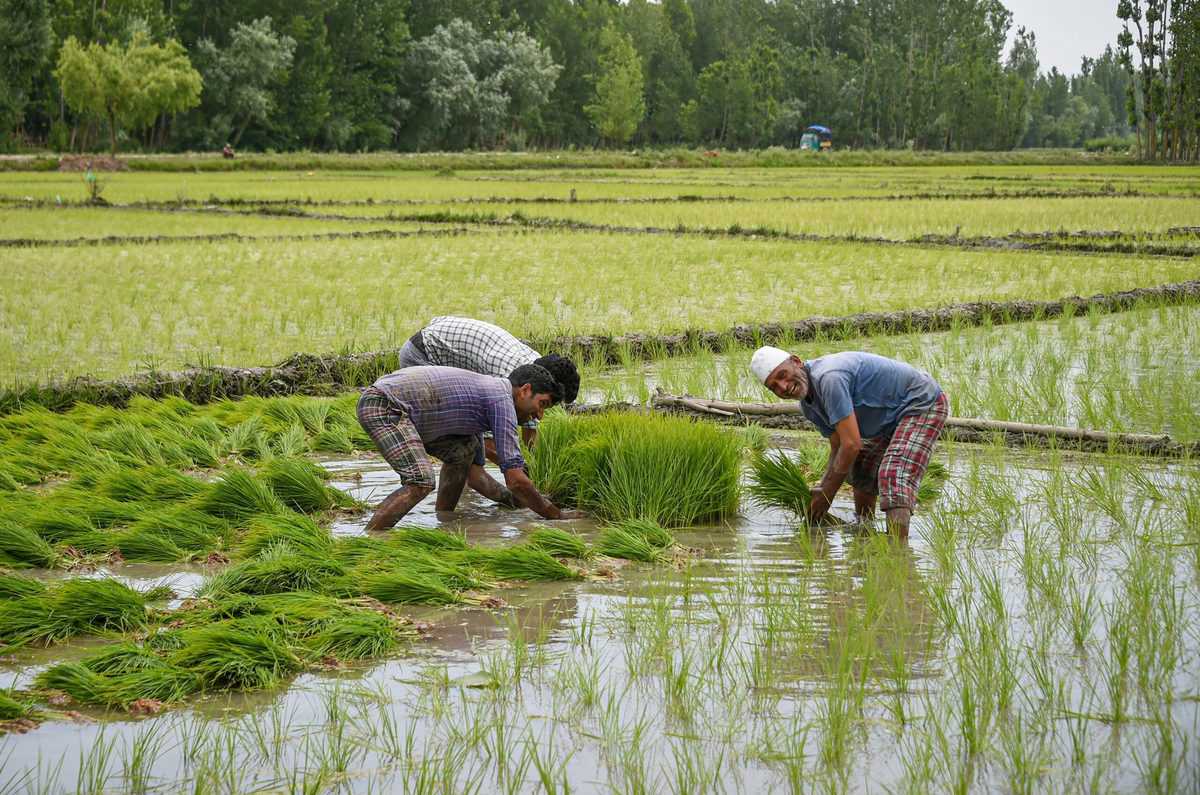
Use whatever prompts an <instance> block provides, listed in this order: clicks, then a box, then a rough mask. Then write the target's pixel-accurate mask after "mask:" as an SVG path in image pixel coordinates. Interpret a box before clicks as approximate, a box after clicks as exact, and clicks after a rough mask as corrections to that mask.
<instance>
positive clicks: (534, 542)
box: [529, 527, 594, 560]
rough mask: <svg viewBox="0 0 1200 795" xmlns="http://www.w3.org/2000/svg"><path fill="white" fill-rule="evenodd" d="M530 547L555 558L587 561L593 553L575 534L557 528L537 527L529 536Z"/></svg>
mask: <svg viewBox="0 0 1200 795" xmlns="http://www.w3.org/2000/svg"><path fill="white" fill-rule="evenodd" d="M529 544H530V546H533V547H537V548H538V549H541V550H544V551H546V552H547V553H549V554H551V555H553V556H554V557H556V558H575V559H577V560H588V559H589V558H591V557H592V556H593V554H594V553H593V551H592V548H591V547H590V546H588V543H587V542H586V541H584V540H583V539H582V538H581V537H580V536H579V535H578V534H577V533H572V532H571V531H570V530H563V529H562V528H559V527H539V528H536V529H535V530H534V531H533V532H532V533H530V534H529Z"/></svg>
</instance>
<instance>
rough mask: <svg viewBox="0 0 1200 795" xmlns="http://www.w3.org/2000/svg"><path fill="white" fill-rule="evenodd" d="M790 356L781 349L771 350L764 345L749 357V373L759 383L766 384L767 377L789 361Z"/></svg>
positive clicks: (768, 346)
mask: <svg viewBox="0 0 1200 795" xmlns="http://www.w3.org/2000/svg"><path fill="white" fill-rule="evenodd" d="M791 357H792V355H791V354H790V353H788V352H787V351H785V350H783V349H782V348H772V347H771V346H770V345H764V346H762V347H761V348H759V349H758V350H756V351H755V352H754V355H753V356H751V357H750V371H751V372H753V373H754V377H755V378H757V379H758V380H759V381H760V382H762V383H764V384H765V383H766V382H767V376H769V375H771V373H773V372H775V368H776V367H778V366H779V365H781V364H783V363H784V362H786V361H787V360H788V359H790V358H791Z"/></svg>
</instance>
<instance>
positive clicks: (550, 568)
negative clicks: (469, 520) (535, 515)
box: [466, 544, 583, 580]
mask: <svg viewBox="0 0 1200 795" xmlns="http://www.w3.org/2000/svg"><path fill="white" fill-rule="evenodd" d="M466 555H467V558H468V560H470V561H471V562H472V563H474V564H475V565H478V566H479V567H480V568H482V569H484V570H485V571H487V572H489V573H490V574H492V575H494V576H496V577H498V578H500V579H501V580H578V579H580V578H582V576H583V575H582V574H580V573H579V572H577V571H575V570H573V569H570V568H568V567H567V566H564V565H563V564H562V563H561V562H559V561H558V560H557V559H556V558H555V557H554V556H553V555H551V554H550V553H548V552H546V551H545V550H544V549H540V548H538V547H534V546H530V545H527V544H526V545H521V546H515V547H500V548H498V549H472V550H470V551H469V552H467V553H466Z"/></svg>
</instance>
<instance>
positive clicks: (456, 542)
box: [388, 527, 467, 550]
mask: <svg viewBox="0 0 1200 795" xmlns="http://www.w3.org/2000/svg"><path fill="white" fill-rule="evenodd" d="M388 541H389V542H390V543H393V544H396V545H399V546H420V547H426V548H428V549H441V550H453V549H466V548H467V539H466V538H464V537H463V535H462V533H453V532H449V531H447V530H437V529H434V528H431V527H399V528H397V529H395V530H393V531H392V532H391V534H389V536H388Z"/></svg>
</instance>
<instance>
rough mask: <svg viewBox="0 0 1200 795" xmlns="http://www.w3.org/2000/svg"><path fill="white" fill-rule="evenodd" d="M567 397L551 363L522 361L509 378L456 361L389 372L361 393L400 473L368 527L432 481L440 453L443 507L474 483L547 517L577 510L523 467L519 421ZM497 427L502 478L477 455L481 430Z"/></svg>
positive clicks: (399, 510)
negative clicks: (562, 504)
mask: <svg viewBox="0 0 1200 795" xmlns="http://www.w3.org/2000/svg"><path fill="white" fill-rule="evenodd" d="M561 397H562V385H561V384H559V383H558V381H556V380H554V377H553V376H552V375H550V373H549V372H547V370H546V368H544V367H541V366H539V365H536V364H524V365H521V366H520V367H517V368H515V369H514V370H513V371H512V372H511V373H510V374H509V376H508V377H507V378H496V377H495V376H490V375H480V374H478V373H471V372H468V371H466V370H460V369H458V368H454V367H410V368H407V369H404V370H399V371H397V372H394V373H392V374H391V375H385V376H383V377H382V378H380V379H379V380H378V381H376V382H375V383H374V384H373V385H372V386H369V387H367V388H366V389H365V390H364V391H363V393H362V397H360V398H359V400H358V421H359V422H360V423H361V424H362V426H363V428H364V429H365V430H366V432H367V433H368V434H369V435H370V436H371V438H372V439H373V440H374V441H375V445H376V446H377V447H378V448H379V451H380V452H381V453H383V457H384V458H385V459H387V462H388V463H389V464H391V465H392V469H394V470H396V472H397V473H398V474H399V475H400V483H401V486H400V488H398V489H396V490H395V491H394V492H392V493H391V494H390V495H388V497H387V499H385V500H384V501H383V502H382V503H381V504H380V506H379V508H378V509H376V511H375V514H374V515H373V516H372V517H371V520H370V521H369V522H368V523H367V530H369V531H370V530H386V529H388V528H390V527H393V526H395V524H396V522H398V521H400V519H401V518H402V517H403V516H404V515H405V514H407V513H408V512H409V511H411V510H412V509H413V507H414V506H415V505H416V504H417V503H418V502H420V501H421V500H423V499H424V498H425V497H426V496H428V494H429V493H430V492H431V491H433V489H434V485H435V482H434V474H433V464H432V463H431V462H430V461H429V455H434V456H437V457H438V458H439V459H441V461H442V471H441V476H440V477H439V478H438V479H437V484H436V485H437V503H436V505H437V510H439V511H453V510H454V509H455V507H457V505H458V501H459V498H460V497H461V496H462V492H463V488H464V486H466V485H467V484H468V483H469V484H470V485H471V488H473V489H475V490H476V491H478V492H479V493H480V494H482V495H484V496H485V497H488V498H490V499H492V500H494V501H496V502H499V503H502V504H505V505H510V506H518V505H520V506H524V507H526V508H529V509H530V510H532V511H534V512H535V513H537V514H538V515H540V516H542V517H545V518H546V519H568V518H574V517H576V516H578V514H576V513H575V512H572V511H562V510H560V509H559V508H558V506H556V505H555V504H554V503H552V502H551V501H550V500H548V499H546V498H545V497H544V496H542V493H541V492H540V491H538V490H537V487H536V486H534V485H533V482H532V481H531V480H530V479H529V476H528V475H527V474H526V473H525V459H524V458H523V457H522V455H521V445H520V443H519V442H518V441H517V423H518V422H527V421H528V420H530V419H538V418H540V417H541V416H542V412H544V411H545V410H546V409H548V408H549V407H550V406H552V405H554V404H555V403H557V402H558V401H559V400H560V399H561ZM483 431H491V433H492V436H493V438H494V439H495V444H496V456H497V458H498V460H499V462H500V470H501V471H502V472H503V473H504V481H505V485H504V486H501V485H500V484H499V483H497V482H496V481H495V480H493V479H492V477H491V475H489V474H487V472H486V471H484V469H483V467H482V466H478V465H477V464H476V463H475V462H476V460H477V459H476V453H477V451H478V449H479V444H480V439H479V434H480V433H482V432H483Z"/></svg>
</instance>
